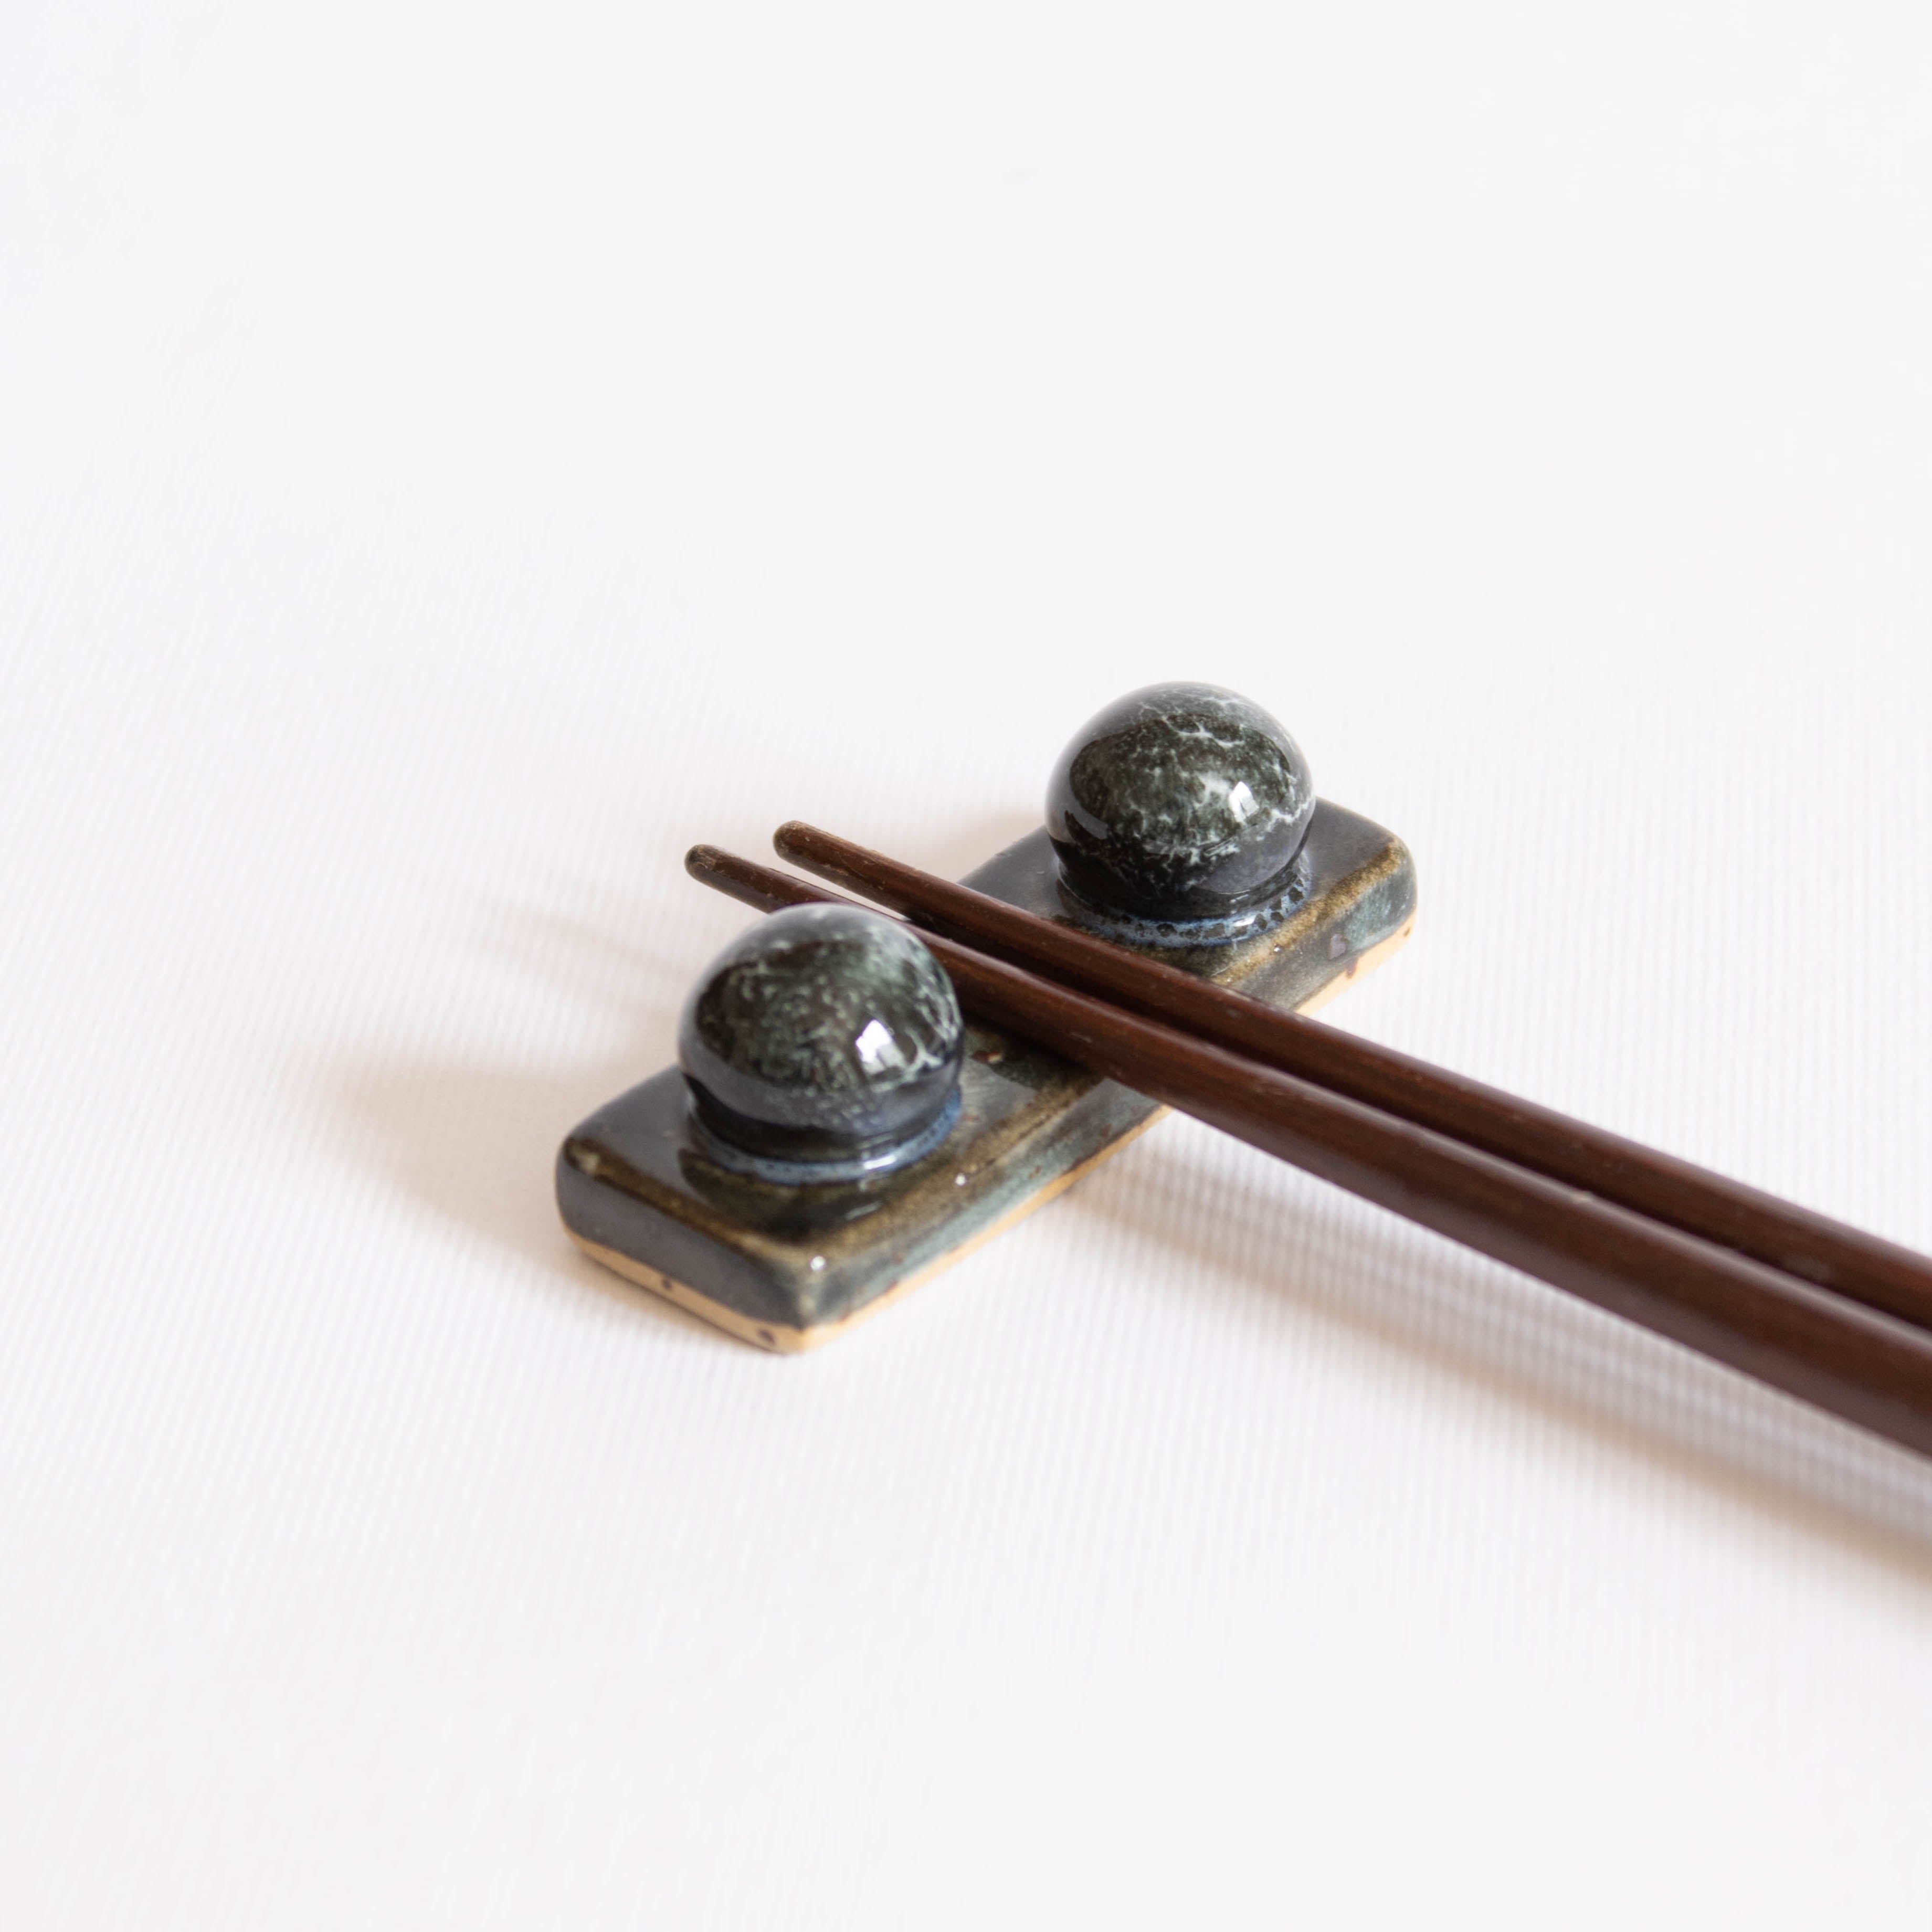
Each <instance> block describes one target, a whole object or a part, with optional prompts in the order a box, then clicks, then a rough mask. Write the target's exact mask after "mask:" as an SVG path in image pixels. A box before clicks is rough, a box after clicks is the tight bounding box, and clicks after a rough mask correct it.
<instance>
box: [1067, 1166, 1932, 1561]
mask: <svg viewBox="0 0 1932 1932" xmlns="http://www.w3.org/2000/svg"><path fill="white" fill-rule="evenodd" d="M1217 1151H1218V1150H1217ZM1237 1155H1238V1157H1237V1159H1236V1160H1235V1161H1232V1162H1227V1163H1223V1162H1221V1161H1218V1160H1206V1159H1203V1158H1202V1157H1201V1156H1200V1154H1198V1153H1196V1152H1193V1151H1190V1150H1189V1149H1187V1148H1186V1147H1185V1146H1184V1145H1182V1144H1181V1137H1180V1136H1178V1135H1176V1136H1167V1135H1165V1134H1164V1133H1163V1132H1162V1130H1160V1129H1157V1130H1156V1131H1155V1133H1154V1134H1152V1135H1151V1136H1148V1137H1147V1138H1146V1139H1144V1140H1142V1141H1141V1142H1138V1143H1136V1145H1135V1146H1134V1148H1132V1149H1131V1150H1130V1151H1129V1152H1128V1154H1127V1157H1126V1158H1125V1159H1124V1160H1122V1161H1121V1162H1120V1163H1110V1164H1109V1166H1107V1167H1106V1168H1103V1169H1101V1170H1100V1172H1098V1173H1097V1174H1096V1175H1094V1176H1093V1177H1091V1178H1090V1179H1089V1180H1088V1181H1086V1182H1085V1184H1083V1185H1082V1187H1080V1188H1079V1190H1076V1193H1074V1194H1073V1196H1070V1200H1071V1201H1072V1202H1074V1203H1076V1204H1077V1208H1076V1211H1080V1212H1085V1213H1087V1214H1094V1215H1096V1216H1100V1217H1106V1219H1107V1220H1109V1221H1111V1222H1112V1223H1116V1224H1117V1225H1118V1226H1121V1227H1122V1228H1123V1229H1126V1230H1127V1231H1129V1232H1130V1233H1131V1234H1132V1235H1133V1237H1134V1238H1135V1239H1136V1241H1147V1242H1149V1243H1153V1244H1158V1245H1160V1246H1164V1247H1166V1248H1167V1249H1169V1250H1170V1251H1171V1252H1172V1253H1173V1254H1174V1255H1175V1258H1176V1259H1177V1260H1178V1262H1181V1263H1182V1264H1184V1266H1183V1267H1182V1268H1177V1270H1176V1273H1175V1282H1174V1289H1175V1292H1176V1293H1177V1294H1197V1295H1198V1294H1201V1293H1202V1292H1209V1293H1214V1292H1220V1293H1222V1294H1229V1293H1238V1294H1241V1295H1252V1294H1253V1292H1254V1291H1255V1290H1256V1289H1262V1290H1264V1291H1271V1290H1278V1291H1280V1292H1281V1293H1283V1294H1284V1295H1289V1296H1292V1297H1293V1298H1295V1300H1296V1301H1299V1302H1300V1303H1301V1304H1303V1305H1304V1307H1309V1308H1312V1309H1314V1310H1318V1311H1319V1312H1320V1313H1322V1314H1323V1315H1325V1316H1331V1317H1334V1318H1338V1319H1340V1320H1342V1321H1343V1322H1346V1323H1348V1324H1349V1325H1351V1326H1352V1327H1354V1328H1357V1329H1358V1330H1362V1331H1367V1332H1368V1333H1369V1334H1373V1336H1375V1337H1376V1338H1377V1339H1378V1340H1382V1341H1387V1342H1391V1343H1395V1344H1396V1345H1397V1346H1399V1347H1400V1348H1401V1349H1403V1350H1405V1351H1406V1352H1409V1353H1410V1354H1411V1355H1415V1356H1418V1357H1420V1358H1423V1359H1424V1360H1426V1361H1428V1362H1430V1363H1431V1364H1434V1365H1436V1366H1438V1367H1447V1368H1448V1369H1450V1370H1452V1371H1454V1373H1457V1375H1459V1376H1463V1377H1466V1378H1468V1379H1471V1380H1472V1381H1474V1382H1477V1383H1478V1384H1479V1385H1481V1386H1482V1387H1483V1388H1484V1389H1486V1390H1487V1391H1491V1392H1493V1394H1495V1395H1496V1397H1498V1398H1499V1400H1503V1401H1506V1402H1511V1403H1526V1404H1529V1405H1532V1406H1535V1408H1537V1409H1540V1410H1541V1411H1542V1412H1544V1413H1545V1414H1546V1415H1551V1416H1555V1417H1558V1418H1561V1419H1562V1421H1565V1423H1567V1424H1572V1425H1576V1426H1579V1427H1583V1428H1585V1429H1587V1430H1592V1431H1593V1432H1595V1433H1596V1434H1597V1435H1598V1436H1600V1437H1602V1438H1604V1439H1609V1440H1610V1441H1613V1442H1615V1444H1616V1445H1617V1446H1618V1448H1620V1449H1627V1450H1632V1451H1636V1452H1637V1454H1640V1455H1642V1456H1643V1457H1646V1458H1648V1459H1649V1460H1651V1461H1652V1462H1653V1463H1657V1464H1660V1465H1661V1466H1664V1467H1665V1468H1667V1469H1669V1470H1670V1471H1671V1472H1674V1473H1676V1474H1677V1475H1681V1476H1683V1477H1685V1478H1688V1479H1691V1480H1694V1481H1700V1482H1703V1483H1706V1484H1714V1485H1716V1486H1718V1487H1721V1489H1723V1490H1724V1491H1726V1492H1727V1493H1730V1495H1732V1496H1734V1497H1736V1498H1738V1499H1741V1500H1745V1501H1748V1502H1751V1504H1753V1505H1755V1506H1756V1507H1758V1508H1769V1509H1773V1510H1775V1511H1778V1513H1779V1514H1781V1515H1783V1516H1784V1517H1787V1518H1789V1519H1793V1520H1798V1521H1799V1522H1801V1523H1803V1524H1804V1525H1805V1527H1806V1528H1808V1529H1810V1530H1811V1531H1814V1532H1822V1533H1823V1534H1825V1535H1828V1536H1829V1537H1831V1538H1833V1539H1835V1540H1838V1541H1841V1542H1844V1543H1847V1544H1851V1545H1852V1546H1854V1547H1856V1548H1857V1549H1858V1550H1860V1551H1861V1552H1862V1553H1864V1554H1866V1555H1867V1556H1874V1557H1876V1558H1878V1559H1880V1560H1882V1561H1885V1562H1888V1563H1889V1564H1891V1565H1894V1566H1896V1567H1898V1568H1903V1569H1905V1570H1907V1571H1911V1572H1912V1573H1915V1574H1917V1575H1918V1576H1920V1577H1922V1578H1924V1580H1926V1581H1927V1583H1932V1464H1928V1463H1927V1462H1925V1461H1924V1460H1921V1459H1920V1458H1918V1457H1915V1456H1913V1455H1912V1454H1909V1452H1908V1451H1905V1450H1903V1449H1900V1448H1894V1447H1893V1446H1892V1445H1891V1444H1889V1443H1887V1442H1883V1441H1881V1440H1880V1439H1879V1438H1877V1437H1876V1436H1868V1435H1867V1434H1866V1433H1864V1432H1863V1431H1862V1430H1858V1429H1855V1428H1853V1427H1851V1426H1850V1425H1849V1424H1843V1423H1841V1422H1839V1421H1837V1420H1835V1418H1832V1417H1830V1416H1828V1415H1825V1414H1823V1412H1820V1411H1818V1410H1815V1409H1811V1408H1810V1407H1809V1406H1807V1405H1805V1404H1804V1403H1799V1402H1798V1401H1796V1400H1793V1399H1791V1398H1788V1397H1784V1396H1783V1395H1781V1394H1778V1392H1777V1391H1774V1390H1771V1389H1769V1388H1764V1387H1763V1386H1761V1385H1759V1384H1757V1383H1756V1382H1752V1381H1751V1380H1749V1379H1747V1378H1745V1377H1744V1376H1741V1375H1738V1374H1736V1373H1733V1372H1732V1371H1730V1370H1727V1369H1725V1368H1724V1367H1721V1366H1719V1365H1718V1364H1714V1363H1711V1362H1709V1361H1706V1360H1705V1359H1704V1358H1703V1357H1702V1356H1700V1355H1694V1354H1693V1353H1691V1352H1690V1351H1689V1350H1688V1349H1682V1348H1680V1347H1679V1346H1676V1344H1674V1343H1670V1342H1667V1341H1665V1340H1662V1339H1661V1338H1660V1337H1655V1336H1653V1335H1651V1334H1649V1333H1648V1332H1647V1331H1644V1330H1642V1329H1640V1328H1637V1327H1635V1326H1634V1325H1631V1324H1630V1323H1628V1322H1622V1321H1620V1320H1619V1319H1617V1318H1616V1317H1615V1316H1610V1315H1607V1314H1605V1313H1603V1312H1601V1310H1597V1309H1595V1308H1592V1307H1589V1305H1587V1304H1585V1303H1583V1302H1581V1301H1577V1300H1575V1299H1574V1298H1571V1297H1569V1296H1567V1295H1562V1294H1560V1293H1559V1292H1557V1291H1556V1290H1554V1289H1549V1288H1547V1287H1545V1286H1543V1285H1542V1284H1541V1283H1538V1282H1535V1281H1534V1280H1531V1279H1530V1278H1529V1277H1527V1276H1525V1275H1520V1274H1517V1273H1515V1272H1514V1271H1513V1270H1511V1269H1508V1268H1505V1267H1503V1266H1502V1265H1500V1264H1499V1263H1495V1262H1490V1261H1488V1260H1487V1259H1485V1258H1484V1257H1482V1256H1478V1255H1475V1254H1473V1253H1469V1251H1467V1250H1463V1249H1460V1248H1458V1247H1456V1246H1454V1244H1451V1243H1449V1242H1448V1241H1444V1240H1442V1239H1440V1238H1438V1237H1436V1236H1434V1235H1430V1234H1429V1233H1427V1232H1425V1231H1424V1230H1422V1229H1416V1228H1412V1227H1410V1226H1408V1225H1407V1224H1406V1223H1403V1222H1400V1221H1398V1220H1395V1219H1394V1217H1390V1216H1387V1215H1384V1214H1378V1213H1376V1212H1375V1211H1373V1210H1371V1209H1368V1208H1366V1207H1364V1206H1362V1205H1361V1204H1357V1203H1355V1202H1348V1201H1345V1200H1344V1199H1343V1198H1342V1197H1340V1196H1331V1198H1329V1199H1322V1198H1321V1197H1322V1196H1323V1195H1325V1194H1326V1193H1328V1190H1324V1189H1322V1188H1321V1187H1320V1184H1319V1183H1316V1182H1313V1181H1305V1180H1304V1179H1303V1178H1301V1177H1300V1176H1287V1175H1283V1176H1282V1177H1280V1179H1281V1182H1282V1184H1281V1185H1280V1186H1277V1185H1276V1184H1274V1182H1275V1177H1274V1175H1272V1174H1271V1172H1270V1171H1269V1169H1268V1167H1267V1166H1266V1165H1265V1160H1264V1157H1261V1156H1259V1155H1257V1156H1254V1157H1251V1158H1250V1157H1248V1156H1247V1151H1246V1150H1238V1151H1237ZM1311 1196H1313V1198H1312V1199H1311V1198H1310V1197H1311ZM1338 1210H1339V1211H1338Z"/></svg>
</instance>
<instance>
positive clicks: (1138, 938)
mask: <svg viewBox="0 0 1932 1932" xmlns="http://www.w3.org/2000/svg"><path fill="white" fill-rule="evenodd" d="M1314 814H1315V785H1314V781H1313V779H1312V778H1311V777H1310V775H1309V769H1308V761H1307V759H1305V758H1304V757H1303V756H1302V754H1301V750H1300V748H1298V746H1297V745H1296V744H1295V740H1294V739H1292V738H1291V737H1290V736H1289V735H1288V733H1287V732H1286V731H1285V730H1283V728H1282V727H1281V726H1280V724H1278V723H1277V721H1275V719H1274V718H1271V716H1270V715H1268V712H1265V711H1264V710H1262V708H1261V707H1260V706H1259V705H1257V704H1253V703H1250V702H1249V701H1248V700H1247V699H1246V698H1244V697H1240V696H1238V695H1237V694H1235V692H1233V691H1224V690H1223V689H1221V688H1220V686H1218V685H1211V684H1153V685H1147V686H1146V687H1145V688H1143V689H1142V690H1139V691H1131V692H1130V693H1129V694H1127V696H1126V697H1123V698H1121V699H1119V700H1117V701H1116V702H1115V703H1112V704H1110V705H1109V706H1108V707H1107V708H1106V710H1104V711H1103V712H1100V714H1099V715H1097V716H1096V717H1094V718H1090V719H1089V720H1088V722H1087V723H1086V724H1085V726H1084V727H1082V729H1081V730H1080V731H1079V733H1076V736H1074V738H1073V741H1072V742H1070V744H1069V745H1067V749H1066V750H1065V751H1064V752H1062V753H1061V757H1060V760H1059V762H1058V763H1057V764H1056V765H1055V767H1054V770H1053V775H1052V778H1051V780H1050V781H1049V784H1048V786H1047V797H1046V829H1047V832H1048V833H1049V835H1050V836H1051V838H1052V841H1053V844H1054V848H1055V851H1056V852H1057V853H1058V854H1059V858H1060V865H1061V886H1062V889H1063V893H1064V899H1065V902H1066V904H1067V910H1069V911H1070V912H1071V913H1073V915H1074V916H1076V918H1079V919H1081V920H1082V922H1084V923H1086V924H1089V925H1092V926H1098V927H1100V928H1101V929H1103V930H1106V931H1108V932H1110V934H1111V935H1112V936H1115V937H1118V938H1123V939H1124V940H1127V941H1129V942H1130V943H1134V942H1138V943H1140V944H1148V945H1167V946H1184V945H1188V944H1199V943H1201V942H1202V941H1225V940H1229V939H1233V938H1239V937H1240V936H1241V935H1242V934H1244V932H1250V931H1254V930H1258V929H1259V928H1260V927H1262V926H1265V925H1270V924H1273V923H1274V922H1277V921H1278V920H1279V919H1281V918H1282V917H1284V916H1286V914H1287V913H1289V912H1290V911H1292V910H1293V908H1294V907H1295V905H1296V904H1298V903H1299V902H1300V901H1301V897H1302V896H1303V895H1304V894H1305V892H1306V890H1307V871H1308V868H1307V865H1305V864H1304V865H1298V864H1297V863H1296V860H1297V858H1298V855H1299V853H1300V851H1301V845H1302V841H1303V840H1304V838H1305V837H1306V835H1307V831H1308V827H1309V825H1310V822H1311V821H1312V820H1313V817H1314Z"/></svg>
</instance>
